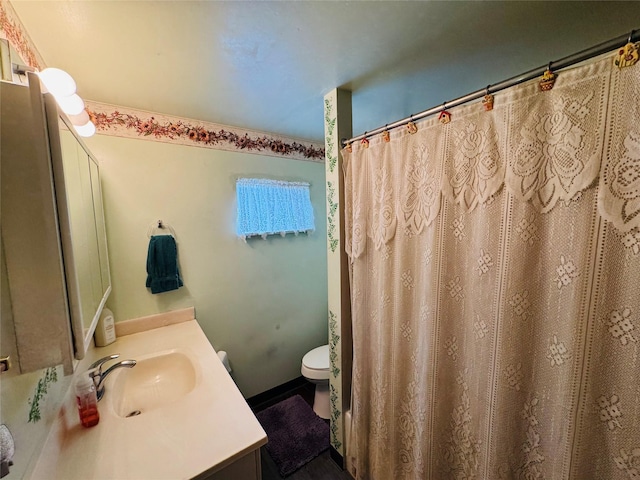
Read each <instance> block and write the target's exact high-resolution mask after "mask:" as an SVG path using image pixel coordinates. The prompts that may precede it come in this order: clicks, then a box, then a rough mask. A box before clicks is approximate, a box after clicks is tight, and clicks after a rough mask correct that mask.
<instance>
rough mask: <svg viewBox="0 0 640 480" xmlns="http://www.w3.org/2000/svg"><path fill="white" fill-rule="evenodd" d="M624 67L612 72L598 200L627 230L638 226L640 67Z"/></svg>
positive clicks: (605, 213) (604, 212)
mask: <svg viewBox="0 0 640 480" xmlns="http://www.w3.org/2000/svg"><path fill="white" fill-rule="evenodd" d="M625 70H626V71H625ZM625 70H620V71H617V70H616V71H614V73H613V74H612V75H613V86H612V92H611V103H612V105H611V118H612V121H611V122H610V123H611V127H610V132H609V142H608V147H609V148H608V151H607V152H606V155H605V158H607V160H608V161H607V162H606V163H605V165H604V167H603V168H602V172H601V173H600V189H599V190H598V196H599V197H598V200H599V204H600V205H599V206H600V212H601V214H602V216H603V217H605V218H606V219H607V220H609V221H610V222H612V223H613V224H614V225H615V226H616V228H618V229H619V230H621V231H623V232H628V231H630V230H632V229H633V228H635V227H640V128H639V127H638V125H640V105H639V103H640V69H638V68H628V69H625Z"/></svg>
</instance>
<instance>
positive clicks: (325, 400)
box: [313, 382, 331, 420]
mask: <svg viewBox="0 0 640 480" xmlns="http://www.w3.org/2000/svg"><path fill="white" fill-rule="evenodd" d="M330 406H331V405H330V402H329V382H323V383H317V384H316V393H315V396H314V398H313V411H314V412H316V415H318V416H319V417H320V418H324V419H325V420H328V419H329V418H331V408H330Z"/></svg>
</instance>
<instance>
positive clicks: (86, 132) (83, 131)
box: [73, 121, 96, 137]
mask: <svg viewBox="0 0 640 480" xmlns="http://www.w3.org/2000/svg"><path fill="white" fill-rule="evenodd" d="M73 128H75V129H76V132H78V135H80V136H81V137H90V136H92V135H93V134H94V133H96V126H95V125H94V124H93V123H92V122H90V121H89V122H87V123H85V124H84V125H80V126H78V125H74V126H73Z"/></svg>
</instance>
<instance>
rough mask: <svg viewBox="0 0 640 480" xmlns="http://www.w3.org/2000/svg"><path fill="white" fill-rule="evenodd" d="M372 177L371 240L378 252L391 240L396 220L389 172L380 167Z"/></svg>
mask: <svg viewBox="0 0 640 480" xmlns="http://www.w3.org/2000/svg"><path fill="white" fill-rule="evenodd" d="M374 177H375V182H374V186H373V188H374V191H373V218H372V221H371V238H373V244H374V246H375V248H376V250H380V249H381V248H382V246H383V245H384V244H385V243H387V242H388V241H389V240H391V239H392V238H393V236H394V234H395V231H396V223H397V220H396V212H395V211H394V208H393V206H394V205H393V186H392V185H391V177H390V176H389V172H388V171H387V169H386V168H385V167H381V168H378V169H376V171H375V172H374Z"/></svg>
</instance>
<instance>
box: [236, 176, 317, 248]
mask: <svg viewBox="0 0 640 480" xmlns="http://www.w3.org/2000/svg"><path fill="white" fill-rule="evenodd" d="M236 196H237V201H238V219H237V225H236V232H237V234H238V236H239V237H241V238H245V239H246V238H247V237H252V236H256V235H260V236H261V237H262V238H266V236H267V235H275V234H278V233H279V234H281V235H282V236H284V235H285V234H287V233H295V234H296V235H297V234H298V233H299V232H310V231H313V230H315V221H314V218H313V208H312V206H311V198H310V196H309V184H308V183H302V182H284V181H280V180H269V179H264V178H239V179H238V180H237V182H236Z"/></svg>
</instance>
